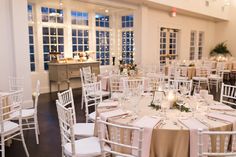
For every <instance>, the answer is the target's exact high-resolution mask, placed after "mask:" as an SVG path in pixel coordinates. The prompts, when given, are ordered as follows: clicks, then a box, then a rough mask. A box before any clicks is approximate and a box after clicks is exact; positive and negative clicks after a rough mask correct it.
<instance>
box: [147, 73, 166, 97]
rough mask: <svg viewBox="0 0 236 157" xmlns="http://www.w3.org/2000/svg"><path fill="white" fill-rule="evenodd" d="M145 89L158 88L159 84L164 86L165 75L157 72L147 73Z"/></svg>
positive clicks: (154, 89)
mask: <svg viewBox="0 0 236 157" xmlns="http://www.w3.org/2000/svg"><path fill="white" fill-rule="evenodd" d="M147 84H148V87H147V90H148V91H150V92H153V91H156V90H158V88H159V87H160V86H163V88H164V86H165V75H164V74H157V73H148V74H147Z"/></svg>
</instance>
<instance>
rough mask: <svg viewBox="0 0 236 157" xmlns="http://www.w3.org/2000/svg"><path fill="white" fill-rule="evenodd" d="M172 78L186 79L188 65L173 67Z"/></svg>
mask: <svg viewBox="0 0 236 157" xmlns="http://www.w3.org/2000/svg"><path fill="white" fill-rule="evenodd" d="M174 79H177V80H187V79H188V67H181V66H180V67H177V68H175V76H174Z"/></svg>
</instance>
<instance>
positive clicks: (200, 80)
mask: <svg viewBox="0 0 236 157" xmlns="http://www.w3.org/2000/svg"><path fill="white" fill-rule="evenodd" d="M210 74H211V69H210V68H209V67H196V76H194V77H193V78H192V80H193V86H194V87H196V86H197V87H198V88H199V89H200V87H201V85H202V84H206V85H207V87H208V90H209V83H208V77H209V76H210Z"/></svg>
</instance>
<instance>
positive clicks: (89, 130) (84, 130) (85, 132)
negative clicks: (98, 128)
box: [73, 123, 94, 137]
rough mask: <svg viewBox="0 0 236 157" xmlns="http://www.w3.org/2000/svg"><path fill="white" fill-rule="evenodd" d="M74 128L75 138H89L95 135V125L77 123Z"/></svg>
mask: <svg viewBox="0 0 236 157" xmlns="http://www.w3.org/2000/svg"><path fill="white" fill-rule="evenodd" d="M73 127H74V133H75V136H83V137H89V136H93V134H94V123H76V124H75V125H74V126H73Z"/></svg>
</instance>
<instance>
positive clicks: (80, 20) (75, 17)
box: [71, 11, 88, 26]
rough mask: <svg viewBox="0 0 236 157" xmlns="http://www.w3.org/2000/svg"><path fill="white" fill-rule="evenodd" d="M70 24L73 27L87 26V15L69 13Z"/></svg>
mask: <svg viewBox="0 0 236 157" xmlns="http://www.w3.org/2000/svg"><path fill="white" fill-rule="evenodd" d="M71 23H72V24H73V25H82V26H88V13H87V12H78V11H71Z"/></svg>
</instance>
